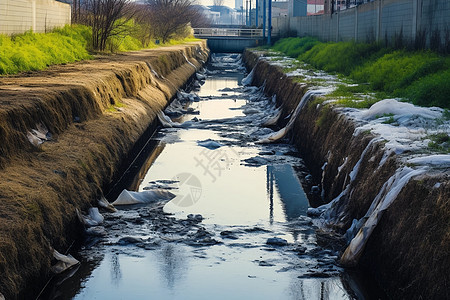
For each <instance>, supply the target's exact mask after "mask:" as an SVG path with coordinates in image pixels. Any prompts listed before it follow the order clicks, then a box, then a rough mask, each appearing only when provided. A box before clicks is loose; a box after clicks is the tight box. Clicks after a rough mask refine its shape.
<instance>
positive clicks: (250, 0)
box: [249, 0, 252, 27]
mask: <svg viewBox="0 0 450 300" xmlns="http://www.w3.org/2000/svg"><path fill="white" fill-rule="evenodd" d="M249 2H250V10H249V14H250V17H249V19H250V27H252V0H249Z"/></svg>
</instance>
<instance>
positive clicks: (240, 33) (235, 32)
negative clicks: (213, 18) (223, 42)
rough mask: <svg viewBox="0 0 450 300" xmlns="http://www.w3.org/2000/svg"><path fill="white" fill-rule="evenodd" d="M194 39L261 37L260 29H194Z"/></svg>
mask: <svg viewBox="0 0 450 300" xmlns="http://www.w3.org/2000/svg"><path fill="white" fill-rule="evenodd" d="M194 35H195V36H196V37H216V36H217V37H222V36H223V37H226V36H230V37H232V36H234V37H247V38H260V37H262V36H263V30H262V29H241V28H194Z"/></svg>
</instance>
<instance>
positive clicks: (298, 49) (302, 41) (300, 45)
mask: <svg viewBox="0 0 450 300" xmlns="http://www.w3.org/2000/svg"><path fill="white" fill-rule="evenodd" d="M319 43H320V42H319V41H318V40H317V39H315V38H312V37H305V38H294V37H291V38H285V39H281V40H279V41H278V42H276V43H275V45H273V49H274V50H276V51H279V52H283V53H285V54H286V55H288V56H290V57H293V58H297V57H298V56H299V55H300V54H303V53H305V52H306V51H308V50H310V49H311V48H313V47H314V46H315V45H317V44H319Z"/></svg>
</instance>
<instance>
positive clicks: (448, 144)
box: [428, 132, 450, 153]
mask: <svg viewBox="0 0 450 300" xmlns="http://www.w3.org/2000/svg"><path fill="white" fill-rule="evenodd" d="M428 138H429V139H430V140H431V141H430V142H429V143H428V148H430V149H432V150H434V151H439V152H444V153H450V136H449V135H448V134H447V133H445V132H441V133H436V134H432V135H430V136H428Z"/></svg>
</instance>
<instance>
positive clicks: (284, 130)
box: [258, 90, 322, 144]
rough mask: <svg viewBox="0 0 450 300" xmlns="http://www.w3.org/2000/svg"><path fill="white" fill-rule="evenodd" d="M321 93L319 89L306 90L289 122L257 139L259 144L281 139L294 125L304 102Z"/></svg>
mask: <svg viewBox="0 0 450 300" xmlns="http://www.w3.org/2000/svg"><path fill="white" fill-rule="evenodd" d="M320 94H322V91H320V90H309V91H307V92H306V93H305V94H304V95H303V97H302V99H301V100H300V102H299V103H298V105H297V107H296V108H295V110H294V112H293V113H292V114H291V118H290V119H289V122H288V123H287V124H286V126H285V127H284V128H281V129H280V130H278V131H277V132H274V133H271V134H269V135H267V136H265V137H263V138H262V139H260V140H259V141H258V143H260V144H267V143H273V142H275V141H278V140H280V139H282V138H283V137H284V136H285V135H286V134H287V133H288V132H289V131H290V130H291V129H292V127H293V126H294V123H295V120H296V119H297V117H298V116H299V114H300V112H301V111H302V109H303V107H305V105H306V103H308V101H309V100H310V99H311V98H312V97H313V96H315V95H320Z"/></svg>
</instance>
